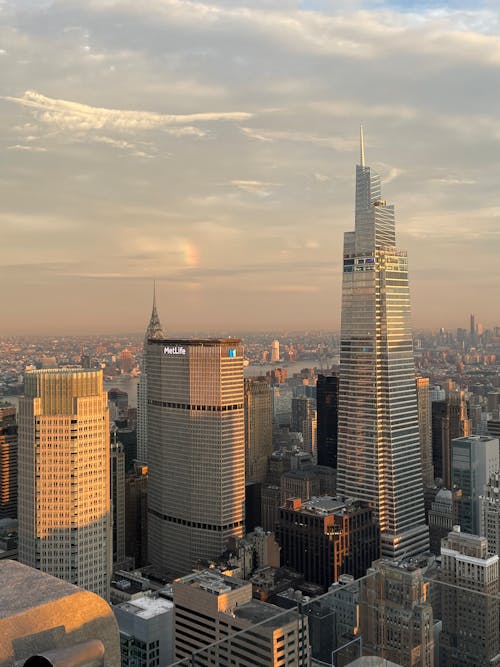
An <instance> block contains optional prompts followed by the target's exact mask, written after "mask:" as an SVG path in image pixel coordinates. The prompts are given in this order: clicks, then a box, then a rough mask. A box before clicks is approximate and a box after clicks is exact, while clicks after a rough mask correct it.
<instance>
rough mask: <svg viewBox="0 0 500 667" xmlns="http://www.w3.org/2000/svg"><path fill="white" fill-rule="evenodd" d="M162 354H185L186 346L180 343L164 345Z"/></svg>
mask: <svg viewBox="0 0 500 667" xmlns="http://www.w3.org/2000/svg"><path fill="white" fill-rule="evenodd" d="M163 354H186V348H185V347H182V346H181V345H174V346H169V345H165V346H164V348H163Z"/></svg>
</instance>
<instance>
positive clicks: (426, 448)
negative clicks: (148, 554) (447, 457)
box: [417, 377, 434, 487]
mask: <svg viewBox="0 0 500 667" xmlns="http://www.w3.org/2000/svg"><path fill="white" fill-rule="evenodd" d="M429 389H430V383H429V378H422V377H418V378H417V410H418V430H419V435H420V457H421V459H422V479H423V483H424V487H432V486H434V466H433V464H432V419H431V399H430V395H429Z"/></svg>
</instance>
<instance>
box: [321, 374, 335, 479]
mask: <svg viewBox="0 0 500 667" xmlns="http://www.w3.org/2000/svg"><path fill="white" fill-rule="evenodd" d="M338 401H339V378H338V375H318V383H317V385H316V410H317V415H318V430H317V451H318V465H322V466H330V467H331V468H337V439H338Z"/></svg>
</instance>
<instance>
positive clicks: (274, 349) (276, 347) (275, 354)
mask: <svg viewBox="0 0 500 667" xmlns="http://www.w3.org/2000/svg"><path fill="white" fill-rule="evenodd" d="M279 360H280V342H279V340H273V342H272V343H271V362H272V363H274V362H275V361H279Z"/></svg>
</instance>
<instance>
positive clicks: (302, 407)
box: [290, 396, 315, 433]
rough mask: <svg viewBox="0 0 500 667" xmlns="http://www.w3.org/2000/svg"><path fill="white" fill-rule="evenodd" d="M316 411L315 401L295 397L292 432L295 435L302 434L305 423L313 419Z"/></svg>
mask: <svg viewBox="0 0 500 667" xmlns="http://www.w3.org/2000/svg"><path fill="white" fill-rule="evenodd" d="M314 411H315V410H314V400H313V399H312V398H306V397H305V396H294V397H293V398H292V419H291V422H290V430H291V431H293V432H294V433H302V429H303V425H304V421H306V420H307V419H311V417H312V415H313V412H314Z"/></svg>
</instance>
